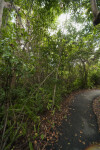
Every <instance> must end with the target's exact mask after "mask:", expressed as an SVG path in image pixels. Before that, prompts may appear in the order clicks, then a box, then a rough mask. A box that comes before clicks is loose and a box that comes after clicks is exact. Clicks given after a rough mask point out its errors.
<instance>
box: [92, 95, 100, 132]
mask: <svg viewBox="0 0 100 150" xmlns="http://www.w3.org/2000/svg"><path fill="white" fill-rule="evenodd" d="M93 110H94V113H95V115H96V116H97V121H98V127H99V132H100V97H98V98H97V99H95V100H94V102H93Z"/></svg>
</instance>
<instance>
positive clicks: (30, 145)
mask: <svg viewBox="0 0 100 150" xmlns="http://www.w3.org/2000/svg"><path fill="white" fill-rule="evenodd" d="M29 148H30V150H33V144H32V142H30V141H29Z"/></svg>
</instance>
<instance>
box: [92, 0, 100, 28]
mask: <svg viewBox="0 0 100 150" xmlns="http://www.w3.org/2000/svg"><path fill="white" fill-rule="evenodd" d="M91 8H92V12H93V16H94V20H93V24H94V26H95V25H97V24H99V23H100V12H99V11H98V7H97V3H96V0H91Z"/></svg>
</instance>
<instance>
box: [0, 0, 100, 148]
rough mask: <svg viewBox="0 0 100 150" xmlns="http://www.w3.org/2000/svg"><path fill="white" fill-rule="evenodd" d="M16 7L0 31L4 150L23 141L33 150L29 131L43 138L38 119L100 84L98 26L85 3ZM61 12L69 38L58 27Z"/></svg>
mask: <svg viewBox="0 0 100 150" xmlns="http://www.w3.org/2000/svg"><path fill="white" fill-rule="evenodd" d="M12 5H15V6H16V7H18V10H16V9H14V8H10V9H8V8H4V10H3V18H2V26H1V29H0V119H1V124H0V139H1V150H10V149H13V148H12V147H13V144H14V142H15V141H16V140H18V139H20V137H27V138H26V139H27V141H28V142H29V147H30V150H31V149H32V143H31V142H30V136H29V135H28V132H29V131H28V130H30V128H29V127H28V126H29V125H30V124H31V126H32V130H34V131H36V132H38V133H39V126H40V114H44V113H46V112H47V111H49V110H52V111H53V112H54V111H55V110H56V109H59V108H60V103H61V101H62V99H63V98H62V97H64V96H65V97H66V95H68V94H70V93H71V92H72V91H75V90H78V89H82V88H93V87H94V86H96V85H99V84H100V59H99V54H100V43H99V41H100V25H98V26H96V27H94V26H93V24H92V18H93V17H92V14H91V11H90V3H89V2H85V0H83V1H81V2H80V1H74V2H73V1H72V2H71V1H69V0H68V1H67V2H66V3H65V2H64V1H60V2H58V0H54V1H53V0H47V1H46V0H34V1H32V0H28V1H27V0H23V1H22V0H14V2H13V3H12ZM77 8H78V9H77ZM62 13H66V14H70V17H69V19H66V21H65V23H64V30H66V33H64V32H63V30H62V29H61V28H58V23H59V22H57V18H58V17H59V15H60V14H62ZM79 25H80V26H81V27H80V28H79ZM76 26H77V27H76ZM37 130H38V131H37ZM33 137H34V139H35V138H36V137H37V135H36V136H35V135H33ZM41 138H42V137H41Z"/></svg>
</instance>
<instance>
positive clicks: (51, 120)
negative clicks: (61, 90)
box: [14, 89, 100, 150]
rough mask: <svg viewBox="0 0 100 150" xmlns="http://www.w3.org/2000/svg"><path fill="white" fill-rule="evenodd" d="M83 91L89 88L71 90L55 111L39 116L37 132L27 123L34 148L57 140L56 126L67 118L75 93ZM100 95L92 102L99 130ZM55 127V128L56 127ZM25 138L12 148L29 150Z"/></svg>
mask: <svg viewBox="0 0 100 150" xmlns="http://www.w3.org/2000/svg"><path fill="white" fill-rule="evenodd" d="M85 91H91V90H90V89H89V90H80V91H77V92H73V93H72V94H70V95H69V96H68V97H67V98H66V99H64V100H63V101H62V103H61V105H60V108H59V109H58V110H55V111H48V112H45V113H44V114H42V115H41V116H40V125H39V132H37V130H36V131H34V130H32V127H33V126H34V124H31V123H30V124H29V128H30V132H29V133H28V135H29V137H32V138H31V139H30V141H31V142H32V145H33V147H34V150H40V149H41V150H45V147H46V146H47V145H48V144H49V143H52V144H53V143H55V142H57V141H58V137H59V132H58V130H57V128H58V127H59V126H60V125H61V123H62V120H63V119H65V120H67V116H68V115H70V113H69V109H70V107H69V106H70V105H71V103H72V102H73V99H74V97H75V95H77V94H80V93H82V92H85ZM99 108H100V97H99V99H98V98H97V99H95V100H94V102H93V109H94V112H95V114H96V116H97V118H98V119H97V120H98V124H99V131H100V109H99ZM56 127H57V128H56ZM25 141H26V139H24V140H23V141H22V144H21V145H20V143H19V142H18V143H16V144H15V145H16V146H14V147H16V148H14V150H19V149H20V150H22V149H25V150H29V143H26V144H25Z"/></svg>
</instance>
